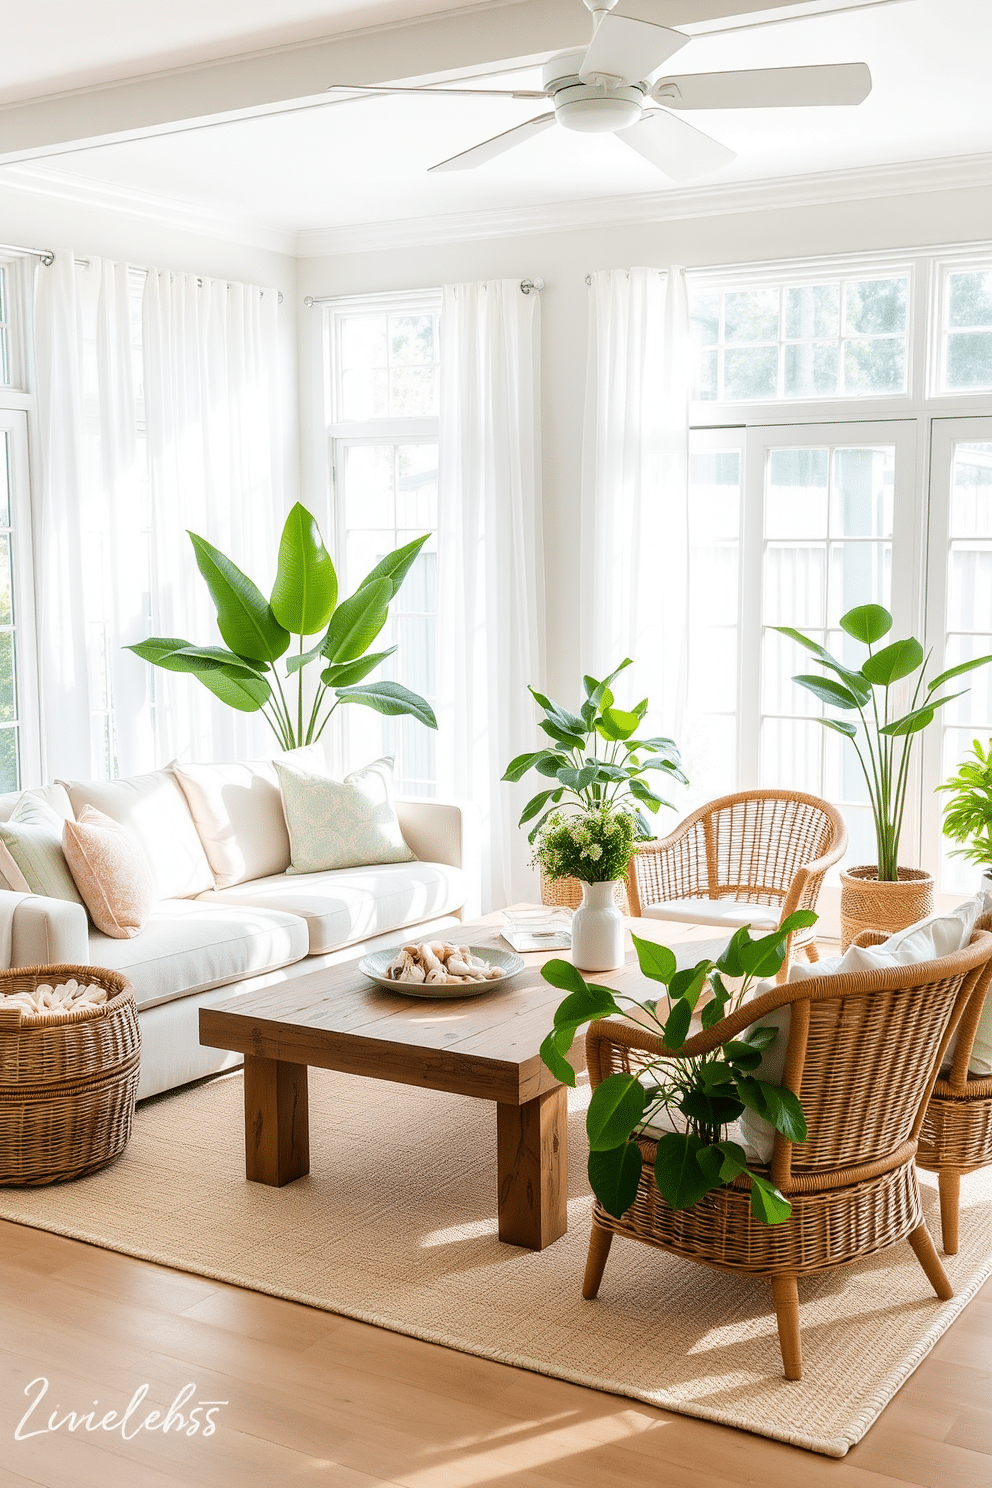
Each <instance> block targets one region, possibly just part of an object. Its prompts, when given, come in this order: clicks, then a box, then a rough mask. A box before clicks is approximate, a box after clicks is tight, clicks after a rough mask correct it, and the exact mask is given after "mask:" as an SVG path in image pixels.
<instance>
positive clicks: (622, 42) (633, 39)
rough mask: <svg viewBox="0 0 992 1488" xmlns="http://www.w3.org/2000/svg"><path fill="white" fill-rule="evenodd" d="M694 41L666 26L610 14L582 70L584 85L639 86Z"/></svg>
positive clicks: (592, 45)
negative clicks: (602, 82)
mask: <svg viewBox="0 0 992 1488" xmlns="http://www.w3.org/2000/svg"><path fill="white" fill-rule="evenodd" d="M691 40H692V37H691V36H683V35H682V32H681V31H669V30H668V29H667V28H666V27H665V26H652V25H651V24H650V22H648V21H634V20H631V18H630V17H629V16H622V15H609V14H607V15H604V16H603V18H602V19H601V21H600V23H599V25H598V27H597V28H596V35H595V36H594V37H593V39H592V41H591V42H590V44H589V49H588V51H587V52H586V55H585V58H584V59H583V62H582V66H581V67H580V68H579V77H580V78H581V79H582V81H583V82H584V83H589V82H592V81H593V80H594V79H596V78H600V77H602V78H614V79H616V78H619V79H620V81H621V82H624V83H639V82H641V81H642V80H643V79H644V78H646V77H650V76H651V74H652V72H654V71H655V69H656V68H658V67H660V66H661V64H662V62H666V61H667V60H668V58H669V57H672V56H674V55H675V53H676V52H677V51H678V50H679V48H680V47H684V46H685V45H686V43H687V42H689V41H691Z"/></svg>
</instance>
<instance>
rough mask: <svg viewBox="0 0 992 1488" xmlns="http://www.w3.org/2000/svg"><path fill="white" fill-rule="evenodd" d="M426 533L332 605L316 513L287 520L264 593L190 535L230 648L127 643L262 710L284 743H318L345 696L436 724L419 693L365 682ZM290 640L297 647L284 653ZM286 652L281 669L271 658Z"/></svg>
mask: <svg viewBox="0 0 992 1488" xmlns="http://www.w3.org/2000/svg"><path fill="white" fill-rule="evenodd" d="M429 535H430V534H428V533H425V535H424V536H423V537H418V538H415V539H414V541H413V542H409V543H406V544H405V546H404V547H402V548H397V549H396V551H395V552H394V553H389V554H387V556H386V557H385V558H383V559H382V560H381V562H379V563H377V564H376V566H375V568H373V569H372V571H371V572H370V573H367V574H366V575H365V578H364V579H363V580H362V582H361V583H360V584H359V586H358V588H357V589H356V590H355V592H354V594H352V595H350V596H349V597H348V598H347V599H342V600H341V601H340V603H339V601H338V576H337V573H336V572H335V569H334V564H333V563H332V561H331V555H330V554H329V553H328V551H327V549H326V548H325V547H324V544H323V541H322V539H321V536H320V531H319V529H318V527H317V523H316V522H315V520H314V518H313V516H312V515H311V513H310V512H308V511H307V509H306V507H304V506H301V505H300V503H299V502H297V504H296V505H295V506H294V507H293V510H292V511H291V512H290V514H289V516H288V517H287V518H286V525H285V527H284V528H283V531H282V537H281V539H280V542H279V557H278V563H277V567H276V579H275V584H274V585H273V587H272V593H271V595H270V597H269V598H268V599H266V598H265V595H264V594H263V593H262V591H261V590H260V589H259V588H258V587H257V585H256V584H254V583H253V582H252V580H251V579H249V578H248V577H247V575H246V574H243V573H242V572H241V570H240V569H239V568H238V567H237V565H236V564H234V563H232V562H231V560H230V558H227V557H225V555H224V554H223V553H222V552H220V551H219V549H217V548H215V547H213V546H212V545H211V544H210V543H208V542H207V540H206V539H205V538H203V537H198V536H197V534H196V533H195V532H191V533H190V534H189V537H190V541H191V542H192V544H193V551H194V553H195V555H196V562H197V567H198V568H199V570H200V573H201V574H202V575H203V578H204V580H205V581H206V585H207V588H208V589H209V590H210V597H211V599H212V600H213V602H214V607H215V608H216V611H217V626H218V629H219V630H220V633H221V636H222V638H223V640H224V641H225V643H226V646H227V649H226V650H225V649H224V647H223V646H196V645H193V644H192V643H191V642H190V641H185V640H181V639H179V638H178V637H175V636H154V637H152V638H151V639H150V640H147V641H140V642H139V643H138V644H137V645H134V646H129V647H127V648H126V649H127V650H129V651H134V652H135V653H136V654H137V655H138V656H140V657H142V658H143V659H144V660H145V661H150V662H151V663H152V665H153V666H159V667H163V668H164V669H165V670H166V671H168V672H188V673H191V674H192V675H193V676H194V677H196V678H197V679H198V680H199V681H200V682H202V683H203V685H204V687H206V688H208V689H209V690H210V692H212V693H213V694H214V696H215V697H218V698H220V700H221V702H222V703H226V704H227V705H228V707H231V708H237V709H238V710H239V711H240V712H242V713H261V714H262V715H263V716H264V718H265V720H266V722H267V723H268V724H269V727H270V728H271V729H272V732H273V733H274V734H275V736H276V739H277V740H278V741H279V745H280V747H281V748H282V749H296V748H298V747H299V746H300V745H302V744H312V743H315V742H316V741H317V740H318V739H319V738H320V736H321V734H322V733H323V732H324V729H325V728H326V727H327V722H328V720H329V719H330V717H331V715H332V714H333V713H334V711H335V710H336V709H337V708H338V707H340V705H341V704H342V703H361V704H362V705H363V706H364V707H366V708H374V709H375V710H376V712H378V713H385V714H389V715H399V714H409V715H410V716H412V717H413V718H416V719H417V720H418V721H419V722H420V723H422V724H425V725H426V727H427V728H437V719H436V718H435V717H434V713H433V711H432V710H431V708H430V706H429V705H428V704H427V702H425V700H424V699H423V698H422V697H419V696H418V694H417V693H415V692H411V691H410V690H409V688H407V687H401V686H400V684H399V683H398V682H369V681H366V678H367V677H369V675H370V674H371V673H372V672H374V671H375V669H376V667H378V666H379V665H381V663H382V662H384V661H385V660H386V658H387V657H389V656H392V654H393V652H394V651H395V650H396V647H395V646H390V647H389V648H388V649H387V650H385V651H370V650H369V647H370V646H371V645H372V642H373V641H374V640H375V638H376V636H377V635H378V634H379V632H380V631H381V630H382V628H383V626H384V625H385V623H386V620H387V618H388V616H389V606H390V603H391V602H392V600H393V599H394V597H395V595H396V592H397V590H398V589H399V587H400V585H401V584H402V582H403V580H404V578H405V577H406V575H407V574H408V573H409V571H410V569H411V567H412V566H413V563H414V562H415V560H416V558H417V555H418V554H419V552H420V550H421V548H422V547H423V545H424V543H425V542H426V541H427V538H428V536H429ZM315 635H320V640H319V641H318V642H317V643H316V645H314V646H311V647H309V648H307V646H306V644H305V642H306V640H307V638H308V637H311V636H315ZM293 637H295V638H296V641H297V646H296V650H295V652H294V654H292V655H286V653H287V652H288V651H289V649H290V644H291V641H292V638H293ZM284 656H285V658H286V660H285V675H284V676H281V675H280V672H279V668H278V667H277V665H276V663H277V662H278V661H279V660H280V659H281V658H282V657H284ZM312 662H323V668H322V670H321V673H320V680H319V682H318V683H317V686H316V688H315V690H314V694H313V697H312V698H308V697H307V693H306V689H305V687H304V675H303V674H304V668H305V667H307V666H309V665H310V663H312ZM294 679H295V681H294Z"/></svg>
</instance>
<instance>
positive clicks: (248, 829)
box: [172, 744, 324, 889]
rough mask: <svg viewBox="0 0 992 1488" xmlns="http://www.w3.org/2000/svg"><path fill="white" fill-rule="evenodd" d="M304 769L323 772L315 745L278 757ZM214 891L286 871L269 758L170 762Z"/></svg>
mask: <svg viewBox="0 0 992 1488" xmlns="http://www.w3.org/2000/svg"><path fill="white" fill-rule="evenodd" d="M279 758H280V759H282V760H286V761H289V762H291V763H292V762H294V761H295V762H296V764H297V765H299V766H301V767H302V768H303V769H306V770H314V771H317V772H318V773H319V772H321V771H323V770H324V751H323V749H322V748H321V747H320V746H319V745H317V744H311V745H309V746H308V747H306V748H303V749H294V750H292V751H289V752H287V753H286V754H282V755H280V756H279ZM172 768H173V770H174V771H175V774H176V779H177V780H178V781H179V784H180V786H181V787H182V791H183V794H184V795H185V797H186V803H187V805H188V806H189V809H190V813H191V815H192V817H193V821H194V823H195V825H196V830H197V833H198V835H199V838H200V841H201V842H202V844H203V850H204V852H205V853H206V855H207V861H208V862H209V864H210V867H211V869H212V871H213V876H214V884H215V885H216V887H217V888H218V889H229V888H232V887H233V886H234V884H239V883H248V882H250V881H251V880H252V879H256V878H269V877H271V876H272V875H273V874H275V873H285V872H286V869H287V868H288V867H289V863H290V850H289V833H288V832H287V830H286V818H285V816H284V815H283V809H282V796H281V795H280V792H279V778H278V776H277V775H276V770H275V765H274V764H273V762H272V760H239V761H236V762H231V763H229V764H221V765H181V764H179V763H178V761H176V762H174V763H173V765H172Z"/></svg>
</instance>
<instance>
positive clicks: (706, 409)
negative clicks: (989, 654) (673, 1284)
mask: <svg viewBox="0 0 992 1488" xmlns="http://www.w3.org/2000/svg"><path fill="white" fill-rule="evenodd" d="M986 268H992V243H990V242H981V243H971V244H961V245H953V244H952V245H946V244H945V245H938V246H936V247H933V248H924V247H919V248H914V249H912V250H907V251H906V252H904V253H897V254H885V255H880V254H850V255H840V256H836V257H830V258H826V257H824V258H818V259H808V260H803V261H801V262H792V261H788V260H783V261H777V262H769V263H764V264H756V265H751V266H729V267H728V266H723V267H713V268H707V269H690V270H687V279H688V281H689V284H690V287H691V286H694V285H698V286H699V287H700V288H707V287H712V288H717V287H719V288H723V289H748V288H756V287H761V286H763V285H771V284H785V285H794V284H800V283H815V282H822V281H824V280H826V279H829V278H831V277H832V276H835V275H836V276H838V277H839V276H847V275H851V274H856V275H857V277H864V278H869V277H875V276H876V275H877V276H878V277H880V278H882V277H885V276H886V275H887V274H891V273H893V272H905V271H906V270H907V269H908V270H909V271H910V273H911V293H910V303H909V342H908V358H909V363H908V365H909V379H908V390H907V392H906V393H904V394H886V395H880V396H874V397H863V398H857V399H855V398H821V399H802V398H789V399H779V400H775V401H771V400H769V401H767V402H765V401H753V402H746V403H717V402H715V401H711V400H694V401H693V403H692V405H691V409H690V424H691V427H692V430H693V432H694V433H696V434H698V435H699V436H700V438H701V443H700V447H701V448H703V447H705V445H704V444H703V443H702V438H703V437H704V436H705V437H706V438H712V437H713V435H714V434H715V433H716V432H717V431H724V432H723V434H722V438H723V439H730V441H731V443H733V436H734V434H736V436H737V438H738V440H739V448H740V450H741V458H742V461H743V462H744V465H743V471H744V474H743V485H744V495H743V501H744V516H743V519H742V527H741V539H740V541H741V547H740V554H741V557H740V561H741V569H740V574H741V578H740V595H741V622H740V630H739V635H740V643H739V652H738V655H739V684H738V685H739V707H740V708H743V707H744V706H745V697H746V689H747V687H748V685H751V686H752V687H753V686H754V685H755V678H756V676H758V675H759V674H758V672H757V670H756V669H757V668H759V666H760V657H759V655H758V654H757V652H755V654H754V655H753V656H752V655H750V650H751V648H752V646H753V644H754V638H753V636H752V631H753V626H750V627H749V626H748V624H747V623H746V621H745V614H744V610H745V606H746V603H747V600H746V596H747V594H748V592H749V589H750V588H751V587H752V586H754V585H757V586H759V588H760V584H761V577H762V572H761V559H762V554H763V541H762V542H761V543H759V544H757V545H755V543H754V542H753V534H754V514H753V513H751V514H750V519H749V515H748V512H747V503H748V501H749V500H751V501H754V500H757V499H760V497H759V496H756V495H755V491H756V489H759V490H761V491H762V492H763V483H761V482H759V481H758V478H757V476H756V474H755V472H754V470H753V469H749V468H748V436H749V434H750V435H752V444H753V436H754V434H755V433H756V432H757V431H758V430H770V429H773V428H775V429H779V430H781V431H782V433H783V436H784V434H785V431H786V430H787V429H788V428H789V427H790V426H791V427H793V428H794V429H795V430H796V434H797V437H799V438H801V439H802V438H806V437H808V436H809V435H810V433H811V431H813V432H815V431H816V429H817V428H819V427H820V426H825V427H824V428H823V434H824V436H826V435H827V432H828V426H831V425H834V426H844V425H852V424H859V425H869V426H870V425H874V426H877V428H878V431H879V438H882V437H883V428H882V426H883V425H885V424H891V423H893V422H895V423H899V424H907V425H908V424H912V425H915V435H914V441H915V461H914V469H915V474H914V482H915V499H914V503H913V530H912V532H910V533H903V534H897V533H895V532H894V534H893V548H894V549H895V542H896V540H897V538H901V540H902V541H903V542H904V543H908V544H909V548H910V553H911V556H909V557H908V558H907V563H908V567H905V568H904V572H905V574H906V576H907V579H908V582H909V584H910V590H911V592H909V593H904V594H902V595H901V596H900V595H899V594H897V592H896V590H895V587H894V591H893V608H894V612H895V614H896V617H897V618H896V628H897V629H898V630H899V631H900V633H905V632H909V633H912V634H914V635H917V636H919V637H920V638H921V639H924V638H926V643H927V645H932V644H935V642H937V641H938V640H939V652H935V655H934V660H933V662H932V663H931V667H930V674H931V675H936V671H937V670H938V665H937V657H938V654H942V651H943V624H944V611H943V604H942V602H940V601H939V600H938V593H937V584H936V577H935V576H937V575H938V574H942V573H943V571H944V568H945V567H946V561H947V554H946V530H947V515H948V514H947V500H948V496H949V482H948V471H949V466H948V467H947V468H946V469H945V468H944V466H946V465H947V460H946V459H945V458H944V455H943V453H942V451H941V446H940V430H941V423H942V420H944V419H951V418H953V419H955V420H957V419H966V418H980V419H989V418H990V417H992V392H986V391H979V392H975V391H974V390H966V391H959V392H953V393H943V392H940V391H939V388H940V381H939V378H940V372H941V359H942V343H943V339H944V323H943V310H944V305H945V296H946V278H947V274H948V273H950V272H955V271H961V270H964V271H967V270H969V269H986ZM800 431H802V432H801V434H800ZM724 447H726V446H724ZM751 458H752V459H754V458H755V457H754V456H753V454H752V456H751ZM948 458H949V457H948ZM942 460H943V465H942V464H941V461H942ZM898 478H899V477H898V473H897V479H898ZM942 532H943V534H944V541H943V545H941V536H940V534H941V533H942ZM762 536H763V534H762ZM900 566H901V567H902V565H900ZM895 581H896V562H895V551H894V552H893V582H894V585H895ZM943 592H944V581H943V579H941V580H940V585H939V594H940V596H942V595H943ZM938 632H939V635H938ZM755 696H756V694H755ZM748 706H750V704H749V705H748ZM744 729H745V723H744V719H743V717H739V723H738V741H739V742H738V775H737V788H740V789H745V788H747V787H748V786H750V785H752V784H754V780H753V779H752V778H751V776H752V775H753V774H754V770H755V768H756V763H757V762H756V759H755V757H753V756H752V758H751V759H750V760H749V759H748V756H747V744H746V740H745V735H744ZM930 732H931V731H928V732H927V733H926V734H924V741H923V750H922V751H919V752H918V754H917V761H916V778H915V779H914V781H913V782H912V783H911V787H910V797H909V800H908V802H907V817H909V815H910V813H911V814H912V821H909V820H907V825H906V828H905V829H904V837H903V842H904V856H905V859H906V861H907V862H909V863H911V864H913V863H922V864H923V866H924V867H927V868H929V869H930V870H931V871H934V870H935V869H936V867H937V865H938V855H939V837H938V835H937V834H938V833H939V800H938V802H937V805H936V807H935V805H934V798H933V787H934V785H935V784H936V783H937V781H938V779H939V774H940V760H939V743H938V741H937V734H938V730H937V729H934V730H933V731H932V732H933V735H934V738H933V739H930V738H929V737H928V735H929V733H930ZM755 778H756V776H755ZM834 892H835V891H831V892H829V893H827V894H826V899H825V902H824V905H823V908H824V910H825V912H826V913H825V917H824V918H825V927H824V933H830V928H829V921H830V920H832V918H833V915H832V908H833V906H832V899H833V897H834ZM960 897H961V896H960V895H953V894H952V895H946V896H944V899H945V901H946V902H947V903H948V904H953V903H955V902H957V900H958V899H959V898H960Z"/></svg>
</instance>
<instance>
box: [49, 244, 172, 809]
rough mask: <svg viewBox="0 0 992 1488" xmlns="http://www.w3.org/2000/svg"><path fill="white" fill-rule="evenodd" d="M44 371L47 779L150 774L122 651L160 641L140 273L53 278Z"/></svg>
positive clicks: (143, 692) (66, 260) (100, 269)
mask: <svg viewBox="0 0 992 1488" xmlns="http://www.w3.org/2000/svg"><path fill="white" fill-rule="evenodd" d="M35 367H36V383H37V392H38V419H37V427H38V444H39V451H40V466H41V469H40V480H39V483H38V500H37V503H36V505H35V509H34V518H33V520H34V532H33V539H34V562H35V585H34V588H35V594H36V610H37V621H38V651H39V686H38V691H39V704H40V714H41V718H40V723H41V746H42V769H43V773H44V778H45V779H46V780H50V779H52V778H53V777H54V776H55V775H60V774H61V775H67V776H69V777H73V776H75V777H79V776H83V777H84V778H85V777H89V776H103V775H106V774H107V773H108V772H109V771H110V770H111V769H112V768H113V767H114V765H115V764H117V765H119V767H120V768H121V769H122V770H124V769H132V768H140V767H141V765H143V764H147V763H148V756H149V751H150V745H151V730H150V712H149V686H148V681H147V679H146V678H145V677H144V676H143V675H142V673H141V669H140V666H136V665H135V662H136V658H135V657H133V656H130V655H129V654H128V653H124V652H122V650H121V647H122V646H124V645H126V644H127V643H128V642H130V641H137V640H141V639H143V638H144V636H146V635H147V633H148V632H147V628H146V625H147V620H146V612H147V563H142V558H143V546H142V526H143V523H144V521H145V520H146V518H145V513H144V502H143V495H144V492H143V483H142V480H141V468H140V460H139V458H138V451H137V441H136V415H135V392H134V374H133V366H132V349H131V307H130V270H129V268H128V265H127V264H122V263H113V262H111V261H110V260H107V259H98V258H93V259H89V260H88V261H86V262H85V263H77V262H76V261H75V259H74V256H73V255H72V254H71V253H58V254H56V256H55V262H54V263H53V264H52V265H51V266H50V267H39V269H38V271H37V279H36V286H35ZM112 711H113V715H114V719H116V724H117V727H116V729H115V727H114V724H113V721H112V718H111V713H112Z"/></svg>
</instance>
